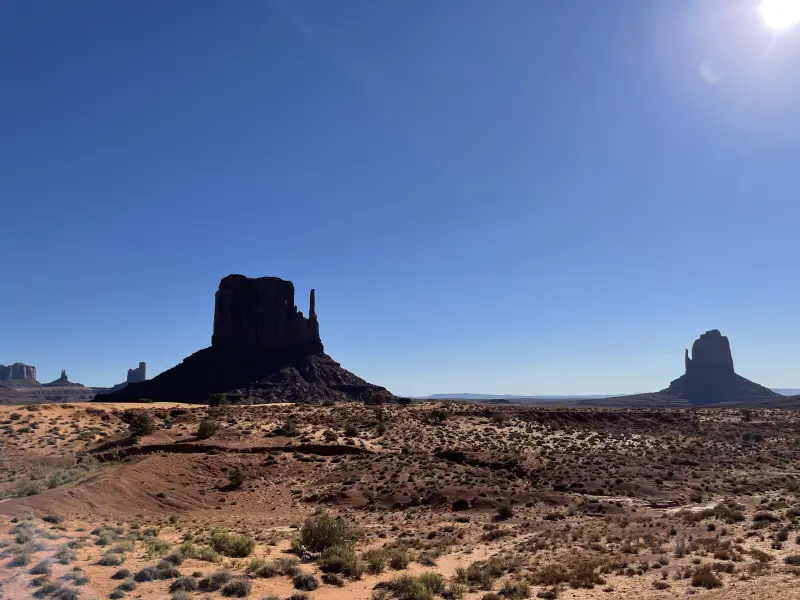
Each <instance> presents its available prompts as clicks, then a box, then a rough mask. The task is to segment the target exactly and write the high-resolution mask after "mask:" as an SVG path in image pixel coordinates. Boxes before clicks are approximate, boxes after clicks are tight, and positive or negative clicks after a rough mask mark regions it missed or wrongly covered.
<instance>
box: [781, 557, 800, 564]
mask: <svg viewBox="0 0 800 600" xmlns="http://www.w3.org/2000/svg"><path fill="white" fill-rule="evenodd" d="M783 562H785V563H786V564H787V565H792V566H793V567H797V566H800V554H792V555H790V556H787V557H786V558H784V559H783Z"/></svg>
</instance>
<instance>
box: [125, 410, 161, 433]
mask: <svg viewBox="0 0 800 600" xmlns="http://www.w3.org/2000/svg"><path fill="white" fill-rule="evenodd" d="M128 430H129V431H130V433H131V435H132V436H134V437H139V436H142V435H150V434H151V433H153V432H154V431H155V430H156V423H155V421H153V417H151V416H150V415H149V414H147V413H146V412H141V411H140V412H136V413H133V414H132V415H131V416H130V418H129V420H128Z"/></svg>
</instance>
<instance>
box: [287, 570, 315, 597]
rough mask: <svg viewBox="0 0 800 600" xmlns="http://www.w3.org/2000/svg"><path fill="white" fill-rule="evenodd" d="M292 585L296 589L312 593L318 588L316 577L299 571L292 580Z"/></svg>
mask: <svg viewBox="0 0 800 600" xmlns="http://www.w3.org/2000/svg"><path fill="white" fill-rule="evenodd" d="M292 584H293V585H294V587H295V588H296V589H298V590H304V591H306V592H313V591H314V590H315V589H317V588H318V587H319V583H318V582H317V578H316V577H314V576H313V575H312V574H311V573H304V572H302V571H299V572H298V573H297V574H296V575H295V576H294V577H293V578H292Z"/></svg>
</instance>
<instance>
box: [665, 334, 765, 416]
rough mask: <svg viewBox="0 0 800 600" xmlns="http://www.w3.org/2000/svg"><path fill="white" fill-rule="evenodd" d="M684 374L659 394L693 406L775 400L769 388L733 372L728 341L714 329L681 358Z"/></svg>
mask: <svg viewBox="0 0 800 600" xmlns="http://www.w3.org/2000/svg"><path fill="white" fill-rule="evenodd" d="M684 362H685V365H686V372H685V373H684V374H683V376H681V377H679V378H678V379H676V380H674V381H673V382H672V383H670V385H669V387H668V388H667V389H665V390H662V392H661V393H664V394H668V395H670V396H675V397H677V398H683V399H685V400H689V401H691V402H692V403H693V404H719V403H723V402H731V401H747V400H757V399H759V398H769V397H773V396H778V395H779V394H777V393H776V392H773V391H772V390H770V389H769V388H766V387H764V386H763V385H759V384H757V383H755V382H753V381H750V380H749V379H745V378H744V377H742V376H741V375H738V374H736V373H735V372H734V370H733V355H732V353H731V345H730V341H729V340H728V338H727V337H725V336H724V335H722V334H721V333H720V332H719V330H718V329H712V330H710V331H706V332H705V333H704V334H703V335H701V336H700V337H699V338H697V339H696V340H695V342H694V344H692V355H691V357H690V356H689V351H688V350H686V352H685V355H684Z"/></svg>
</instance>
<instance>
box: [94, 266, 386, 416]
mask: <svg viewBox="0 0 800 600" xmlns="http://www.w3.org/2000/svg"><path fill="white" fill-rule="evenodd" d="M315 300H316V298H315V293H314V290H311V294H310V298H309V304H310V305H309V311H308V317H305V316H304V315H303V313H302V312H300V311H299V310H298V309H297V306H296V305H295V298H294V284H292V282H291V281H284V280H282V279H279V278H277V277H259V278H249V277H245V276H244V275H228V276H227V277H225V278H223V279H222V281H221V282H220V285H219V289H218V291H217V293H216V296H215V303H214V329H213V335H212V338H211V346H210V347H208V348H204V349H203V350H199V351H197V352H195V353H194V354H192V355H191V356H189V357H187V358H185V359H184V360H183V361H182V362H181V363H180V364H179V365H176V366H175V367H173V368H171V369H169V370H167V371H165V372H163V373H161V374H160V375H157V376H156V377H154V378H153V379H150V380H147V381H142V382H138V383H130V384H129V385H127V386H126V387H125V388H124V389H121V390H118V391H115V392H113V393H111V394H102V395H98V396H97V397H96V398H95V399H96V400H97V401H108V402H126V401H137V400H139V399H141V398H147V399H151V400H157V401H179V402H194V403H203V402H206V401H207V400H208V398H209V396H210V395H212V394H215V393H220V392H222V393H226V394H227V395H228V398H229V400H230V401H232V402H236V403H241V404H251V403H257V402H304V403H319V402H324V401H326V400H333V401H338V400H346V399H352V398H356V399H358V398H364V399H366V398H368V397H369V396H371V395H372V394H374V393H376V392H382V393H384V394H385V395H386V396H387V397H388V398H392V395H391V394H388V392H386V390H385V389H384V388H382V387H379V386H376V385H372V384H370V383H367V382H366V381H364V380H363V379H361V378H360V377H357V376H356V375H354V374H353V373H350V372H349V371H347V370H345V369H343V368H342V367H341V365H340V364H339V363H337V362H336V361H334V360H333V359H332V358H331V357H329V356H327V355H326V354H324V352H323V345H322V340H321V338H320V333H319V322H318V320H317V313H316V305H315V304H316V302H315Z"/></svg>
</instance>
